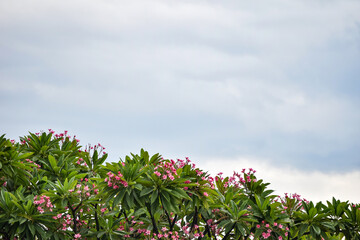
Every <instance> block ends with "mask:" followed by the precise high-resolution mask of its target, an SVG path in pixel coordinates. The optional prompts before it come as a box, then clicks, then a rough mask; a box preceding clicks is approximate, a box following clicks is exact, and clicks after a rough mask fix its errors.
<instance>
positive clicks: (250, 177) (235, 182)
mask: <svg viewBox="0 0 360 240" xmlns="http://www.w3.org/2000/svg"><path fill="white" fill-rule="evenodd" d="M241 173H242V174H240V173H238V172H235V171H234V173H233V175H232V176H231V177H229V179H228V181H226V182H224V187H225V188H227V187H230V186H233V187H235V188H242V187H245V186H246V184H247V183H250V182H256V181H257V179H256V177H255V175H254V174H255V173H256V170H254V169H252V168H249V170H248V171H247V172H246V169H245V168H243V169H242V171H241ZM222 174H223V173H222V172H220V173H218V175H217V176H216V177H215V180H216V181H219V180H221V181H223V180H224V178H223V177H222V176H221V175H222ZM242 175H243V176H244V177H243V176H242Z"/></svg>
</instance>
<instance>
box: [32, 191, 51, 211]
mask: <svg viewBox="0 0 360 240" xmlns="http://www.w3.org/2000/svg"><path fill="white" fill-rule="evenodd" d="M34 204H35V205H37V210H38V212H39V213H44V212H45V210H46V211H50V212H52V211H53V207H54V206H53V205H52V203H51V201H50V197H48V196H37V195H36V196H35V197H34Z"/></svg>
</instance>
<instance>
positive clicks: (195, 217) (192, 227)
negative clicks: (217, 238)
mask: <svg viewBox="0 0 360 240" xmlns="http://www.w3.org/2000/svg"><path fill="white" fill-rule="evenodd" d="M197 214H198V209H197V207H195V212H194V217H193V221H192V223H191V228H190V232H192V231H193V230H194V227H195V224H196V223H197Z"/></svg>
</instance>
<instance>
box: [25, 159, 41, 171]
mask: <svg viewBox="0 0 360 240" xmlns="http://www.w3.org/2000/svg"><path fill="white" fill-rule="evenodd" d="M25 161H26V162H28V163H31V164H34V165H35V166H36V168H38V169H39V168H40V167H41V166H40V165H39V164H37V163H35V162H34V161H31V160H30V159H28V158H27V159H25Z"/></svg>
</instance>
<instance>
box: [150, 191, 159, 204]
mask: <svg viewBox="0 0 360 240" xmlns="http://www.w3.org/2000/svg"><path fill="white" fill-rule="evenodd" d="M157 198H158V191H157V190H155V191H153V193H152V194H151V200H150V203H151V204H153V203H154V202H155V201H156V200H157Z"/></svg>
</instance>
